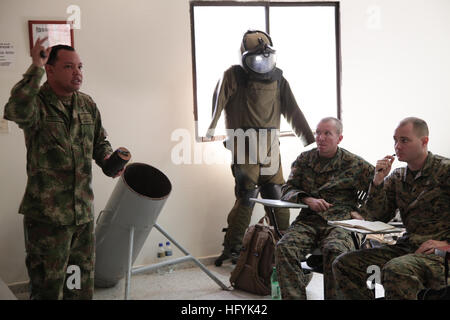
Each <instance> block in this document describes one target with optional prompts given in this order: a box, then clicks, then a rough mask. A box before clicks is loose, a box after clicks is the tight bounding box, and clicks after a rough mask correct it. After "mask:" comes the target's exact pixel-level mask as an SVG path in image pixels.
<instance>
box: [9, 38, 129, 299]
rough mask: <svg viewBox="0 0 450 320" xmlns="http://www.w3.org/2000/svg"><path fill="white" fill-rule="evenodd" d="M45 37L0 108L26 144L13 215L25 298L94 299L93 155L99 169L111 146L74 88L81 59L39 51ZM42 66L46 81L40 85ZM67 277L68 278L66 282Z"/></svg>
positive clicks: (66, 51) (61, 51)
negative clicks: (18, 224)
mask: <svg viewBox="0 0 450 320" xmlns="http://www.w3.org/2000/svg"><path fill="white" fill-rule="evenodd" d="M45 40H46V39H38V40H37V41H36V44H35V45H34V47H33V49H32V50H31V57H32V62H33V63H32V65H31V66H30V67H29V68H28V70H27V72H26V73H25V74H24V75H23V79H22V80H21V81H20V82H19V83H17V84H16V85H15V86H14V88H13V89H12V91H11V97H10V98H9V101H8V103H7V104H6V106H5V112H4V118H5V119H7V120H11V121H14V122H16V123H17V124H18V125H19V127H20V128H21V129H23V131H24V135H25V144H26V148H27V176H28V181H27V185H26V190H25V195H24V197H23V200H22V203H21V205H20V208H19V213H21V214H23V215H24V233H25V249H26V252H27V256H26V266H27V269H28V275H29V277H30V287H31V299H36V300H37V299H39V300H40V299H92V297H93V293H94V259H95V253H94V248H95V247H94V209H93V198H94V195H93V191H92V160H93V159H94V160H95V162H96V163H97V164H98V165H99V166H101V167H102V166H103V164H104V161H105V160H106V159H108V158H109V156H110V154H111V153H112V148H111V145H110V143H109V142H108V141H107V140H106V132H105V130H104V129H103V127H102V122H101V118H100V112H99V110H98V109H97V106H96V104H95V103H94V101H93V100H92V98H91V97H90V96H88V95H86V94H84V93H81V92H79V91H78V90H79V89H80V87H81V84H82V80H83V74H82V66H83V65H82V62H81V60H80V57H79V56H78V54H77V53H76V52H75V50H74V49H73V48H72V47H69V46H63V45H59V46H54V47H52V48H50V47H49V48H47V49H45V47H44V46H43V43H44V42H45ZM44 67H45V72H46V73H47V81H46V82H45V83H44V84H43V85H42V86H40V82H41V79H42V76H43V75H44ZM121 173H122V171H120V172H119V173H118V174H117V175H116V176H118V175H120V174H121ZM69 267H70V268H69ZM71 275H73V276H74V278H72V279H73V282H71V283H66V280H67V279H69V278H71ZM75 277H78V278H79V279H78V280H79V281H78V280H77V279H76V278H75Z"/></svg>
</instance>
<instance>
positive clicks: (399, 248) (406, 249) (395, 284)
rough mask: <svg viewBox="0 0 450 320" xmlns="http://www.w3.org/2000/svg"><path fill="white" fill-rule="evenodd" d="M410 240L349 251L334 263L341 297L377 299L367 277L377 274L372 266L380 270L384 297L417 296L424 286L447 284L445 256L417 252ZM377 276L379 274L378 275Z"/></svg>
mask: <svg viewBox="0 0 450 320" xmlns="http://www.w3.org/2000/svg"><path fill="white" fill-rule="evenodd" d="M416 249H417V248H413V247H412V246H411V245H409V244H408V243H397V244H395V245H386V246H382V247H379V248H371V249H364V250H360V251H355V252H350V253H347V254H345V255H342V256H340V257H338V258H337V259H336V260H335V261H334V263H333V274H334V279H335V281H336V289H337V294H338V298H339V299H354V300H366V299H374V298H375V293H374V290H370V289H369V288H368V286H367V283H366V282H367V280H371V279H369V277H370V276H371V275H372V274H374V272H373V271H372V269H369V270H368V269H367V268H368V267H369V266H377V267H379V270H380V271H381V274H380V275H379V280H380V281H381V284H382V285H383V287H384V294H385V295H384V297H385V299H395V300H400V299H410V300H415V299H417V294H418V292H419V291H420V290H422V289H424V288H432V289H439V288H442V287H444V286H445V279H444V258H443V257H440V256H437V255H435V254H415V253H414V251H415V250H416ZM375 279H376V278H375Z"/></svg>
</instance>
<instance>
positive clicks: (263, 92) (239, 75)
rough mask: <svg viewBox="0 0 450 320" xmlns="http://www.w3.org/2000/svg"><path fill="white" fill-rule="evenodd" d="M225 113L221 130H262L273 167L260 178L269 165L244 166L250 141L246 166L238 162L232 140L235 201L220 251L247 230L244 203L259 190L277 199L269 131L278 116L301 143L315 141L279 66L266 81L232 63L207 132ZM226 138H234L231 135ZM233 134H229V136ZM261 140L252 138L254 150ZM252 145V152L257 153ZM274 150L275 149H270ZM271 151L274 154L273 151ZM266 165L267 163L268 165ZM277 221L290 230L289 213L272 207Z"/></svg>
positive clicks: (249, 206) (248, 206) (278, 178)
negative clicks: (287, 123) (265, 133)
mask: <svg viewBox="0 0 450 320" xmlns="http://www.w3.org/2000/svg"><path fill="white" fill-rule="evenodd" d="M223 110H225V124H226V129H232V130H239V129H242V130H243V132H248V129H254V130H255V132H257V133H258V132H260V131H261V129H267V130H268V134H267V139H268V140H267V141H268V143H267V152H266V155H267V157H271V152H273V154H274V157H276V158H275V159H277V160H278V167H277V169H276V170H275V171H274V172H273V173H271V174H264V173H262V170H263V168H264V167H267V166H268V164H267V163H266V164H264V160H265V159H259V152H258V159H255V161H254V162H249V161H248V158H249V154H248V153H249V151H248V149H249V148H251V147H249V143H248V142H246V147H245V150H246V151H245V162H244V163H239V162H238V161H237V157H238V156H241V155H239V153H238V152H239V151H238V150H237V142H236V141H235V143H234V148H233V149H231V150H232V151H233V160H234V162H233V164H232V166H231V171H232V173H233V177H234V179H235V196H236V202H235V204H234V206H233V208H232V210H231V211H230V213H229V215H228V219H227V222H228V229H227V232H226V234H225V239H224V252H226V251H229V250H237V249H238V248H239V246H240V245H241V242H242V238H243V236H244V233H245V230H246V229H247V227H248V225H249V223H250V219H251V215H252V211H253V206H254V204H253V203H251V202H250V201H249V200H248V199H249V198H251V197H257V196H258V193H259V192H261V195H262V197H264V198H269V199H277V198H279V197H280V195H281V193H280V185H282V184H283V183H284V182H285V181H284V178H283V172H282V169H281V166H280V165H279V164H280V157H279V156H277V154H279V149H278V145H279V141H278V136H276V137H275V136H274V135H273V134H271V132H270V130H271V129H277V130H279V129H280V120H281V115H283V116H284V117H285V118H286V119H287V121H288V122H289V123H290V124H291V126H292V128H293V129H294V132H295V133H296V135H297V136H298V137H300V139H301V141H302V142H303V144H304V145H308V144H311V143H313V142H314V136H313V134H312V131H311V129H310V127H309V125H308V123H307V121H306V119H305V117H304V115H303V113H302V112H301V110H300V108H299V107H298V105H297V103H296V101H295V98H294V95H293V93H292V91H291V89H290V86H289V83H288V82H287V81H286V79H285V78H284V77H283V76H282V71H281V70H280V69H278V68H275V70H274V71H273V72H272V73H271V76H270V79H269V78H268V79H266V80H260V79H253V78H251V76H249V75H248V74H247V73H246V72H245V71H244V69H243V68H242V67H241V66H238V65H235V66H232V67H230V68H229V69H228V70H226V71H225V73H224V75H223V78H222V80H221V81H220V82H219V83H218V86H217V90H216V92H215V94H214V98H213V119H212V122H211V124H210V126H209V132H211V131H212V130H214V128H215V127H216V125H217V122H218V120H219V118H220V115H221V113H222V111H223ZM230 131H231V130H227V132H228V139H236V136H234V135H233V136H230ZM233 134H234V132H233ZM259 139H260V136H259V135H258V137H257V139H255V140H253V143H255V144H257V145H258V146H259ZM258 146H255V148H256V149H255V150H258V151H259V149H257V148H258ZM274 146H275V147H277V148H276V150H275V149H274V148H273V147H274ZM275 152H276V153H275ZM269 165H271V164H269ZM274 211H275V215H276V216H277V222H278V225H279V227H280V229H282V230H284V229H287V228H288V226H289V210H287V209H275V210H274Z"/></svg>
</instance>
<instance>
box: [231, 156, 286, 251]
mask: <svg viewBox="0 0 450 320" xmlns="http://www.w3.org/2000/svg"><path fill="white" fill-rule="evenodd" d="M231 170H232V172H233V176H234V179H235V196H236V201H235V203H234V206H233V208H232V209H231V211H230V213H229V214H228V217H227V223H228V228H227V231H226V233H225V237H224V252H229V251H230V250H234V251H236V250H239V248H240V246H241V245H242V239H243V238H244V234H245V231H246V230H247V228H248V226H249V224H250V221H251V217H252V212H253V208H254V206H255V204H254V203H253V202H250V200H249V199H250V198H257V197H258V194H259V193H261V197H263V198H267V199H279V198H280V197H281V185H282V184H283V183H284V182H285V181H284V178H283V172H282V169H281V166H280V167H279V169H278V171H277V173H276V174H275V175H261V174H260V170H261V165H259V164H233V165H232V166H231ZM265 210H266V212H267V210H268V209H266V208H265ZM274 214H275V217H276V221H277V223H278V227H279V229H280V230H286V229H287V228H288V227H289V217H290V212H289V209H278V208H277V209H275V210H274Z"/></svg>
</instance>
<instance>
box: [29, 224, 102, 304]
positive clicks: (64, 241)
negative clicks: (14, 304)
mask: <svg viewBox="0 0 450 320" xmlns="http://www.w3.org/2000/svg"><path fill="white" fill-rule="evenodd" d="M24 233H25V248H26V252H27V256H26V260H25V262H26V266H27V269H28V276H29V278H30V287H31V299H33V300H56V299H58V300H61V299H65V300H74V299H82V300H90V299H92V297H93V294H94V259H95V254H94V250H95V249H94V248H95V243H94V241H95V240H94V239H95V238H94V237H95V236H94V222H93V221H92V222H90V223H86V224H82V225H79V226H75V225H73V226H58V225H52V224H48V223H43V222H40V221H37V220H34V219H30V218H28V217H24ZM76 277H78V279H77V278H76ZM69 282H70V283H69Z"/></svg>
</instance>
